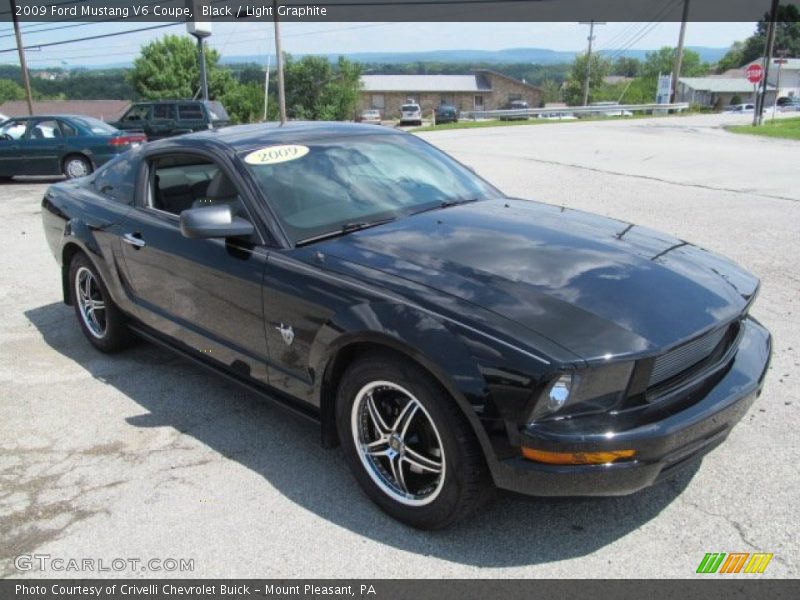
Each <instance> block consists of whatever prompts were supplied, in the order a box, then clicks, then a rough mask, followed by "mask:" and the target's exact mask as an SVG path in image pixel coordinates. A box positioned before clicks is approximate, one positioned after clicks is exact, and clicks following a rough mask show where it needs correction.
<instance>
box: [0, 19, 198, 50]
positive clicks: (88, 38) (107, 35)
mask: <svg viewBox="0 0 800 600" xmlns="http://www.w3.org/2000/svg"><path fill="white" fill-rule="evenodd" d="M175 25H186V23H185V22H175V23H165V24H162V25H152V26H150V27H140V28H138V29H129V30H127V31H117V32H114V33H102V34H99V35H89V36H86V37H82V38H76V39H72V40H62V41H60V42H47V43H44V44H33V45H32V46H25V47H24V48H23V50H32V49H34V48H48V47H50V46H63V45H65V44H75V43H77V42H89V41H92V40H101V39H104V38H110V37H115V36H118V35H128V34H130V33H139V32H141V31H151V30H153V29H164V28H165V27H174V26H175ZM16 51H17V49H16V48H3V49H2V50H0V54H4V53H6V52H16Z"/></svg>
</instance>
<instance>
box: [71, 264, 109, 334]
mask: <svg viewBox="0 0 800 600" xmlns="http://www.w3.org/2000/svg"><path fill="white" fill-rule="evenodd" d="M75 291H76V294H75V299H76V301H77V302H78V309H79V311H80V313H81V318H82V319H83V323H84V325H86V328H87V329H88V330H89V333H91V334H92V335H93V336H94V337H96V338H98V339H100V338H102V337H103V336H104V335H105V334H106V328H107V323H106V304H105V298H103V292H102V291H101V290H100V285H99V284H98V283H97V279H96V278H95V276H94V274H93V273H92V272H91V271H90V270H89V269H87V268H86V267H81V268H79V269H78V270H77V271H76V272H75Z"/></svg>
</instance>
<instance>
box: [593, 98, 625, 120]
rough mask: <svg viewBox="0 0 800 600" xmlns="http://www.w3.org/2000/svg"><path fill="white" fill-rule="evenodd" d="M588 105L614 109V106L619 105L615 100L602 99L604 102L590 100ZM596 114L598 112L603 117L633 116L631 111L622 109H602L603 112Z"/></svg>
mask: <svg viewBox="0 0 800 600" xmlns="http://www.w3.org/2000/svg"><path fill="white" fill-rule="evenodd" d="M589 106H596V107H601V108H602V107H606V106H607V107H609V108H610V109H615V108H617V107H618V106H619V104H618V103H617V102H608V101H604V102H592V103H591V104H590V105H589ZM597 114H599V115H601V116H603V117H632V116H633V113H632V112H631V111H629V110H622V109H617V110H606V111H603V112H601V113H597Z"/></svg>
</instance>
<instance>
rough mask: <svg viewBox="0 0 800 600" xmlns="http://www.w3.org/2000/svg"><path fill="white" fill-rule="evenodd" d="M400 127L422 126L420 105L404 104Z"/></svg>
mask: <svg viewBox="0 0 800 600" xmlns="http://www.w3.org/2000/svg"><path fill="white" fill-rule="evenodd" d="M400 125H422V109H421V108H420V107H419V104H403V106H401V107H400Z"/></svg>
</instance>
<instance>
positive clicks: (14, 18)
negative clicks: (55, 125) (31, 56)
mask: <svg viewBox="0 0 800 600" xmlns="http://www.w3.org/2000/svg"><path fill="white" fill-rule="evenodd" d="M11 20H12V21H14V35H15V36H16V38H17V52H19V66H20V68H21V69H22V85H23V86H24V87H25V99H26V100H27V101H28V114H29V115H31V116H33V97H32V96H31V80H30V77H29V76H28V63H26V62H25V47H24V46H23V45H22V32H21V31H20V30H19V21H17V3H16V2H15V1H14V0H11Z"/></svg>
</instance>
